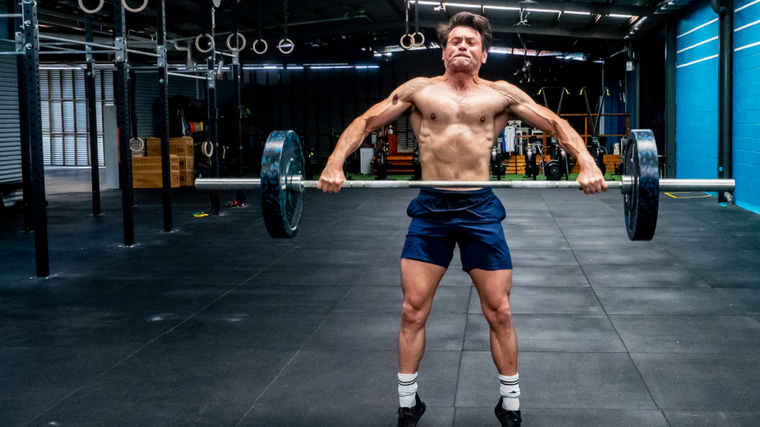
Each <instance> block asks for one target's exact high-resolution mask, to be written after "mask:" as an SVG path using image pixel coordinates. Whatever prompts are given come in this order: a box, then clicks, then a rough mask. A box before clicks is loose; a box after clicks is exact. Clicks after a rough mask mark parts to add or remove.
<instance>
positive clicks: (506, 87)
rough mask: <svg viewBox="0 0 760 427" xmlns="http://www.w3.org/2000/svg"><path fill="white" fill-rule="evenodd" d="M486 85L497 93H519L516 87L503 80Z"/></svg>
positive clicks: (489, 82)
mask: <svg viewBox="0 0 760 427" xmlns="http://www.w3.org/2000/svg"><path fill="white" fill-rule="evenodd" d="M488 84H489V86H490V87H491V88H492V89H494V90H496V91H499V92H505V93H512V92H516V91H520V89H519V88H518V87H517V86H515V85H513V84H511V83H508V82H507V81H505V80H496V81H488Z"/></svg>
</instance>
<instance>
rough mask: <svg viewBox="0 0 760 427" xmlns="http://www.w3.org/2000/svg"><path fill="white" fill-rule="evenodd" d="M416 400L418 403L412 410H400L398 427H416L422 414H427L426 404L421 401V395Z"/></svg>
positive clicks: (416, 396)
mask: <svg viewBox="0 0 760 427" xmlns="http://www.w3.org/2000/svg"><path fill="white" fill-rule="evenodd" d="M414 398H415V399H416V400H417V403H415V405H414V406H413V407H411V408H398V412H396V413H397V414H398V427H415V426H416V425H417V421H419V420H420V417H422V414H424V413H425V404H424V403H422V401H421V400H420V396H419V395H415V396H414Z"/></svg>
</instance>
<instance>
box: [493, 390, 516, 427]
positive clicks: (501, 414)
mask: <svg viewBox="0 0 760 427" xmlns="http://www.w3.org/2000/svg"><path fill="white" fill-rule="evenodd" d="M503 400H504V398H503V397H500V398H499V403H497V404H496V409H494V413H496V418H498V419H499V422H500V423H501V427H520V424H521V423H522V417H520V411H507V410H506V409H504V405H503V403H502V401H503Z"/></svg>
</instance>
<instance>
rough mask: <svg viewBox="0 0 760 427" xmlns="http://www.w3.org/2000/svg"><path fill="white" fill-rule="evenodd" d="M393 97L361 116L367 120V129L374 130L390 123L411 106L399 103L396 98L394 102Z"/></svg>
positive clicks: (407, 102)
mask: <svg viewBox="0 0 760 427" xmlns="http://www.w3.org/2000/svg"><path fill="white" fill-rule="evenodd" d="M393 96H394V95H391V98H389V99H386V100H384V101H381V102H380V103H378V104H375V105H374V106H372V107H371V108H370V109H369V110H367V112H366V113H364V114H363V116H364V118H365V119H366V120H367V129H372V130H374V129H377V128H379V127H381V126H384V125H387V124H388V123H391V122H392V121H394V120H396V119H397V118H398V117H399V116H400V115H402V114H404V112H405V111H406V110H408V109H409V108H410V107H411V106H412V103H411V102H409V101H401V100H398V98H396V99H395V100H394V99H393ZM394 101H395V102H394Z"/></svg>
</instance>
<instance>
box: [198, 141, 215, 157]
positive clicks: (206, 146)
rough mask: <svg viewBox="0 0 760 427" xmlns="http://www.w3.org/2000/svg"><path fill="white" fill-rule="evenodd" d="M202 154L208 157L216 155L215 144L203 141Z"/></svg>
mask: <svg viewBox="0 0 760 427" xmlns="http://www.w3.org/2000/svg"><path fill="white" fill-rule="evenodd" d="M201 153H203V155H204V156H206V157H211V156H212V155H214V144H212V143H211V142H209V141H203V144H201Z"/></svg>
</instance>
